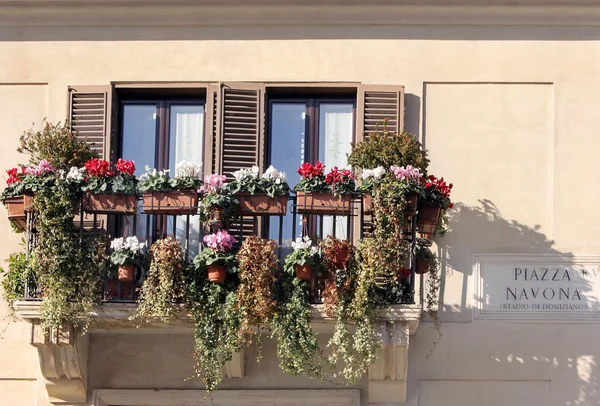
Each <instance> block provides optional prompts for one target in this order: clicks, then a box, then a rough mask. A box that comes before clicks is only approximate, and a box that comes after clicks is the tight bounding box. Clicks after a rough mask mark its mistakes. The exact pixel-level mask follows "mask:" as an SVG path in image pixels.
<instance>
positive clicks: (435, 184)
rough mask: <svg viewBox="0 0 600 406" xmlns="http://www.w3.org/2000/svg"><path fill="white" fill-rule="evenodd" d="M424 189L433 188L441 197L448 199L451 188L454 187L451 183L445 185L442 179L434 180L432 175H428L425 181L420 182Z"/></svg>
mask: <svg viewBox="0 0 600 406" xmlns="http://www.w3.org/2000/svg"><path fill="white" fill-rule="evenodd" d="M421 183H423V185H424V186H425V187H426V188H434V189H436V190H437V191H438V192H440V194H441V195H442V196H443V197H446V198H450V192H451V191H452V187H453V186H454V185H453V184H452V183H450V184H446V181H445V180H444V178H439V179H438V178H436V177H435V176H433V175H429V176H428V177H427V179H424V180H422V181H421Z"/></svg>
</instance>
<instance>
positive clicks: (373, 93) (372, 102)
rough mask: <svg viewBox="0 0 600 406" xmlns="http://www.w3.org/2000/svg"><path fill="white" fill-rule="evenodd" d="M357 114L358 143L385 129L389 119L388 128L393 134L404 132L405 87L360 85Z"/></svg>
mask: <svg viewBox="0 0 600 406" xmlns="http://www.w3.org/2000/svg"><path fill="white" fill-rule="evenodd" d="M357 106H358V108H357V114H356V129H357V133H356V141H357V142H360V141H361V140H362V139H363V134H365V135H366V136H367V137H368V135H369V133H372V132H374V131H375V128H376V127H377V125H379V130H380V131H381V130H382V128H383V121H384V120H385V119H386V118H387V119H388V123H387V128H388V130H389V131H391V132H402V131H404V86H397V85H396V86H383V85H360V87H359V88H358V100H357Z"/></svg>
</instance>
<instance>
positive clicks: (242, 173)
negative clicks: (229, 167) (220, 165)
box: [233, 165, 259, 182]
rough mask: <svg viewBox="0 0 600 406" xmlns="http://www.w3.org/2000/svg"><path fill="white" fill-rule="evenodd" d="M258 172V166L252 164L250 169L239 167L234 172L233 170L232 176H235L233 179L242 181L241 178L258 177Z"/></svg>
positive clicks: (250, 178)
mask: <svg viewBox="0 0 600 406" xmlns="http://www.w3.org/2000/svg"><path fill="white" fill-rule="evenodd" d="M258 172H259V168H258V166H256V165H254V166H253V167H252V168H251V169H248V168H242V169H239V170H237V171H235V172H233V176H234V177H235V180H237V181H238V182H239V181H242V180H252V179H258Z"/></svg>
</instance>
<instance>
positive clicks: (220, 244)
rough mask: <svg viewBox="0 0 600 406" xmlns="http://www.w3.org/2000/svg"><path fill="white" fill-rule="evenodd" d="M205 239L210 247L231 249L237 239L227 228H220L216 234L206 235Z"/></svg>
mask: <svg viewBox="0 0 600 406" xmlns="http://www.w3.org/2000/svg"><path fill="white" fill-rule="evenodd" d="M203 241H204V243H205V244H206V245H207V246H208V247H209V248H212V249H214V250H217V251H229V250H231V249H232V248H233V245H234V244H235V243H236V241H237V240H236V238H235V237H234V236H232V235H231V234H229V233H228V232H227V230H219V231H217V232H216V233H214V234H208V235H205V236H204V239H203Z"/></svg>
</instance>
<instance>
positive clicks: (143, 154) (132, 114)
mask: <svg viewBox="0 0 600 406" xmlns="http://www.w3.org/2000/svg"><path fill="white" fill-rule="evenodd" d="M156 113H157V112H156V105H155V104H126V105H124V106H123V134H122V140H123V149H122V151H123V153H122V157H123V159H129V160H133V161H135V166H136V172H135V174H136V176H139V175H141V174H142V173H144V172H145V170H144V167H145V166H146V165H149V166H150V167H154V164H155V158H154V157H155V153H156V129H157V122H158V118H157V114H156ZM140 206H141V202H140ZM139 211H140V212H141V208H140V210H139ZM129 221H130V219H129V217H126V218H125V224H124V230H123V235H125V236H129V235H136V236H137V237H138V238H139V239H141V240H146V216H145V215H138V219H137V230H135V233H134V232H133V230H131V229H130V227H132V226H133V224H132V223H129Z"/></svg>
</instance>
